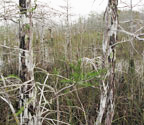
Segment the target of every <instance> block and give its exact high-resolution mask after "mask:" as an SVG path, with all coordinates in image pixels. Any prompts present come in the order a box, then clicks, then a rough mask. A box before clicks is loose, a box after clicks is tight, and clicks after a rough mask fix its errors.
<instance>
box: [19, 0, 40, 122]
mask: <svg viewBox="0 0 144 125" xmlns="http://www.w3.org/2000/svg"><path fill="white" fill-rule="evenodd" d="M19 7H20V22H19V30H20V31H19V39H20V53H19V75H20V78H21V80H22V82H23V83H24V82H25V84H24V85H23V86H22V87H21V89H20V110H22V112H21V114H20V125H41V124H40V120H39V118H38V111H37V107H36V87H35V81H34V63H33V48H32V40H33V31H32V8H31V0H19Z"/></svg>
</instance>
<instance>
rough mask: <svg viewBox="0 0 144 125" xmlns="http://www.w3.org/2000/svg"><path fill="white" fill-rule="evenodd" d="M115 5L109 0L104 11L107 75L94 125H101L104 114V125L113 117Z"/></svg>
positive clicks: (110, 121)
mask: <svg viewBox="0 0 144 125" xmlns="http://www.w3.org/2000/svg"><path fill="white" fill-rule="evenodd" d="M117 5H118V0H109V1H108V6H107V8H106V11H105V24H106V25H105V27H106V29H105V33H104V39H103V60H104V63H103V68H105V69H106V70H107V74H106V76H105V78H106V80H105V81H103V82H102V85H101V98H100V109H99V114H98V117H97V120H96V123H95V125H100V124H102V120H103V119H104V118H103V116H104V114H106V116H105V125H111V124H112V119H113V116H114V107H115V103H114V102H115V98H114V90H115V61H116V50H115V43H116V38H117V25H118V15H117Z"/></svg>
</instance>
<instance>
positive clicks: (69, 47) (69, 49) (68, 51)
mask: <svg viewBox="0 0 144 125" xmlns="http://www.w3.org/2000/svg"><path fill="white" fill-rule="evenodd" d="M66 4H67V5H66V50H65V55H66V58H67V59H68V60H69V61H70V60H71V57H72V45H71V36H70V24H69V16H70V15H69V9H70V8H69V0H67V1H66Z"/></svg>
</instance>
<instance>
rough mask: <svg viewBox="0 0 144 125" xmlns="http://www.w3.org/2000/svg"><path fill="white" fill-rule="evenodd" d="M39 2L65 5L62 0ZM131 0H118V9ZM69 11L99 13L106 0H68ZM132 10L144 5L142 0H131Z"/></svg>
mask: <svg viewBox="0 0 144 125" xmlns="http://www.w3.org/2000/svg"><path fill="white" fill-rule="evenodd" d="M39 1H41V2H47V3H48V2H49V4H50V5H51V6H53V7H54V8H59V6H63V5H65V2H64V0H39ZM130 1H131V0H119V7H120V9H124V8H125V9H128V8H129V7H130ZM69 2H70V6H71V12H72V13H73V14H75V15H77V16H78V15H87V14H88V13H89V12H91V11H96V12H97V13H100V12H102V11H104V10H105V8H106V6H107V2H108V0H69ZM132 3H133V7H134V10H139V9H140V8H141V7H142V5H143V7H144V0H132Z"/></svg>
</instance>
